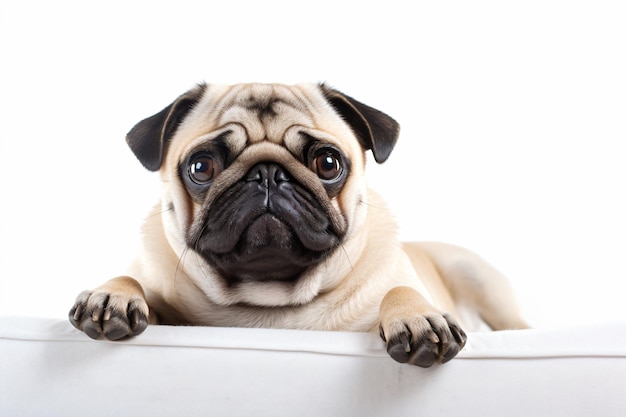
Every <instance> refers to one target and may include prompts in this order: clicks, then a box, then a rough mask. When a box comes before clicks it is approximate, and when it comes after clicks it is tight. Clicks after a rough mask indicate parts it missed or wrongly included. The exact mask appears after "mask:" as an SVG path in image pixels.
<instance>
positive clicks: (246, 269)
mask: <svg viewBox="0 0 626 417" xmlns="http://www.w3.org/2000/svg"><path fill="white" fill-rule="evenodd" d="M266 165H268V166H266V167H263V168H262V174H260V175H258V176H256V174H255V176H251V175H250V174H248V175H247V176H246V179H244V180H242V181H239V182H237V183H236V184H234V185H233V186H232V187H230V188H228V189H227V190H226V191H225V192H224V193H222V194H221V195H220V196H219V197H218V198H216V199H215V200H214V201H213V202H212V203H211V204H210V206H209V207H208V210H207V212H206V216H205V218H204V219H203V222H202V226H201V227H198V228H197V230H200V232H199V233H197V234H196V235H195V237H193V238H192V239H191V241H190V242H189V244H190V246H191V247H192V248H193V249H194V250H195V251H196V252H197V253H199V254H200V255H201V256H202V257H203V258H204V259H205V260H206V261H207V262H208V264H209V265H211V266H212V267H213V268H215V270H216V271H218V272H219V274H220V275H221V276H222V277H223V278H224V280H225V281H226V282H227V284H229V285H236V284H239V283H243V282H251V281H255V282H267V281H283V282H295V281H297V280H298V278H299V277H300V276H301V275H302V274H303V273H304V272H305V271H306V270H307V269H309V268H310V267H312V266H314V265H316V264H318V263H319V262H321V261H322V260H323V259H324V258H325V257H326V256H328V255H329V254H330V253H331V252H333V251H334V249H336V248H337V247H338V246H339V244H340V242H341V239H342V236H343V233H344V232H343V231H342V230H338V228H337V227H336V225H334V223H333V221H332V219H331V214H330V213H329V212H328V208H326V207H324V205H323V204H321V203H320V201H319V200H320V198H319V197H316V196H315V195H314V194H313V193H311V192H310V191H308V190H307V189H306V188H305V187H303V186H302V185H301V184H299V183H298V182H297V181H295V180H294V179H293V178H291V176H289V175H287V174H286V173H285V172H284V171H280V170H277V169H276V167H275V166H274V165H273V164H266ZM268 176H269V180H268ZM250 178H254V180H250ZM278 179H279V180H278Z"/></svg>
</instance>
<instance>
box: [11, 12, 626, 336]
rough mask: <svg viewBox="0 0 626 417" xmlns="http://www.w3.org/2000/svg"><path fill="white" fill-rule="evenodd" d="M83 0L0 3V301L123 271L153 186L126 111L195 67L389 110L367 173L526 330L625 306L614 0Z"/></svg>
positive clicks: (20, 306)
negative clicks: (505, 286)
mask: <svg viewBox="0 0 626 417" xmlns="http://www.w3.org/2000/svg"><path fill="white" fill-rule="evenodd" d="M11 3H12V4H11ZM93 4H95V3H93V2H84V1H82V2H72V3H70V2H64V1H54V2H52V1H45V2H44V1H42V2H38V3H33V2H28V1H24V2H19V3H18V2H3V3H2V5H1V6H0V42H1V49H0V54H1V57H0V68H1V69H0V122H1V123H0V181H1V186H2V187H1V191H0V192H1V202H0V257H1V258H0V314H10V315H35V316H50V317H65V315H66V312H67V310H68V309H69V308H70V306H71V304H72V302H73V299H74V298H75V296H76V294H77V293H78V292H80V291H81V290H83V289H87V288H91V287H93V286H95V285H97V284H99V283H100V282H102V281H104V280H106V279H108V278H110V277H112V276H115V275H118V274H120V273H122V272H123V271H124V267H125V266H126V264H127V263H128V262H130V260H131V259H132V258H133V256H134V254H135V253H136V251H137V245H138V228H139V225H140V223H141V221H142V219H143V218H144V216H145V215H146V214H147V211H148V210H149V208H150V207H151V206H152V205H153V204H154V203H155V202H156V200H157V195H158V180H157V175H156V174H152V173H149V172H147V171H145V170H144V169H143V168H142V167H141V166H140V164H139V163H138V162H137V161H136V159H135V158H134V156H133V155H132V154H131V152H130V151H129V150H128V149H127V147H126V144H125V142H124V136H125V134H126V132H127V131H128V130H129V129H130V128H131V127H132V126H133V125H134V123H135V122H137V121H139V120H140V119H142V118H144V117H147V116H150V115H152V114H153V113H155V112H157V111H159V110H160V109H161V108H163V107H164V106H165V105H167V104H169V102H170V101H172V100H173V99H174V98H175V97H176V96H178V95H179V94H180V93H182V92H184V91H185V90H187V89H188V88H190V87H192V86H193V85H194V84H195V83H197V82H200V81H207V82H210V83H211V82H227V83H231V82H240V81H263V82H269V81H278V82H288V83H290V82H297V81H314V82H315V81H326V82H327V83H329V84H330V85H332V86H334V87H336V88H338V89H340V90H342V91H344V92H345V93H347V94H349V95H351V96H353V97H355V98H357V99H359V100H361V101H363V102H365V103H367V104H370V105H372V106H373V107H376V108H379V109H381V110H383V111H385V112H387V113H388V114H390V115H392V116H394V117H395V118H396V119H397V120H398V121H400V123H401V124H402V134H401V138H400V141H399V144H398V146H397V148H396V150H395V151H394V153H393V154H392V156H391V158H390V159H389V161H388V162H387V163H385V164H383V165H380V166H377V165H376V164H374V163H371V164H370V166H369V168H370V172H369V178H370V181H371V183H372V185H373V186H374V187H375V188H377V189H379V190H380V191H381V192H382V193H383V194H384V195H385V197H386V198H387V199H388V200H389V202H390V204H391V206H392V207H393V208H394V210H395V212H396V213H397V217H398V220H399V221H400V224H401V230H402V237H403V238H407V239H419V240H422V239H426V240H442V241H447V242H451V243H456V244H460V245H463V246H467V247H469V248H471V249H473V250H475V251H476V252H478V253H480V254H481V255H483V256H484V257H485V258H487V259H489V260H490V261H491V262H492V263H493V264H494V265H496V267H498V268H499V269H500V270H502V271H503V272H504V273H505V274H506V275H507V276H508V277H509V278H510V280H511V282H512V284H513V286H514V287H515V289H516V290H517V292H518V294H519V298H520V302H521V304H522V307H523V310H524V312H525V314H526V316H527V317H528V320H529V321H530V322H531V323H532V324H533V325H534V326H536V327H546V326H561V325H575V324H578V323H598V322H606V321H615V320H623V319H624V318H625V312H626V308H625V307H624V301H623V299H624V290H623V288H624V285H623V283H624V282H625V280H626V263H625V262H624V260H625V258H626V219H625V214H626V193H625V192H624V191H625V186H626V161H625V156H626V151H625V148H624V143H625V142H626V23H625V22H626V6H624V3H623V2H620V1H615V2H608V1H601V0H593V1H591V0H590V1H560V2H559V1H551V0H543V1H525V2H505V1H491V2H490V1H458V2H448V1H445V2H444V1H440V2H430V1H428V2H427V1H423V2H422V1H418V2H408V1H406V2H396V1H389V0H388V1H384V2H383V1H376V2H371V1H363V0H361V1H358V2H341V1H339V0H335V1H315V2H296V1H285V2H277V1H269V0H266V1H249V2H242V1H236V0H228V1H198V2H187V1H177V2H159V1H148V2H130V1H125V2H114V1H108V2H102V3H99V4H101V6H94V5H93ZM408 5H411V8H407V7H408Z"/></svg>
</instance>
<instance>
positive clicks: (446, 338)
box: [380, 313, 467, 368]
mask: <svg viewBox="0 0 626 417" xmlns="http://www.w3.org/2000/svg"><path fill="white" fill-rule="evenodd" d="M380 335H381V337H382V338H383V340H384V341H385V342H386V343H387V352H388V353H389V355H390V356H391V357H392V358H393V359H395V360H396V361H398V362H400V363H410V364H413V365H417V366H420V367H422V368H428V367H430V366H432V365H433V364H434V363H446V362H448V361H449V360H450V359H452V358H454V357H455V356H456V354H457V353H459V351H460V350H461V349H462V348H463V346H465V342H466V340H467V335H466V334H465V332H464V331H463V329H461V327H460V326H459V324H458V323H457V322H456V320H455V319H454V318H453V317H452V316H451V315H449V314H446V313H443V314H440V313H430V314H426V315H420V314H416V315H415V316H413V317H409V318H396V319H394V320H392V321H390V322H388V323H381V325H380Z"/></svg>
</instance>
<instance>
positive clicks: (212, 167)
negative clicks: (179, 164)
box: [189, 153, 220, 185]
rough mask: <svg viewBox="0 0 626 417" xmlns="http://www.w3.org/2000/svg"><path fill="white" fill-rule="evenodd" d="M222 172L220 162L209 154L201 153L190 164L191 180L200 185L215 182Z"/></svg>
mask: <svg viewBox="0 0 626 417" xmlns="http://www.w3.org/2000/svg"><path fill="white" fill-rule="evenodd" d="M219 172H220V164H219V162H218V161H217V160H216V159H215V158H214V157H213V156H212V155H210V154H208V153H201V154H198V155H196V156H194V157H193V158H191V160H190V162H189V178H191V180H192V181H193V182H195V183H196V184H199V185H205V184H208V183H210V182H211V181H213V179H214V178H215V176H217V174H219Z"/></svg>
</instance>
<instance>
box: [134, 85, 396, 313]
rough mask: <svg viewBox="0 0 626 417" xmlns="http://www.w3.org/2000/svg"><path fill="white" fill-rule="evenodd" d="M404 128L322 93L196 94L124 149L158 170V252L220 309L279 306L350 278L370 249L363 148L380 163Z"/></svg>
mask: <svg viewBox="0 0 626 417" xmlns="http://www.w3.org/2000/svg"><path fill="white" fill-rule="evenodd" d="M398 130H399V128H398V124H397V123H396V122H395V121H394V120H393V119H391V118H390V117H389V116H387V115H385V114H384V113H381V112H379V111H377V110H375V109H372V108H371V107H368V106H366V105H364V104H362V103H359V102H358V101H356V100H354V99H352V98H350V97H348V96H346V95H344V94H342V93H339V92H338V91H336V90H333V89H331V88H328V87H326V86H324V85H313V84H302V85H295V86H285V85H277V84H241V85H235V86H215V85H200V86H198V87H197V88H195V89H193V90H191V91H189V92H187V93H186V94H184V95H182V96H181V97H179V98H178V99H177V100H176V101H175V102H174V103H172V104H171V105H170V106H168V107H167V108H165V109H164V110H163V111H161V112H160V113H158V114H156V115H154V116H152V117H150V118H148V119H145V120H143V121H142V122H140V123H138V124H137V125H136V126H135V127H134V128H133V129H132V130H131V131H130V132H129V134H128V137H127V141H128V144H129V145H130V147H131V149H132V150H133V152H134V153H135V155H136V156H137V157H138V159H139V160H140V161H141V162H142V163H143V165H144V166H145V167H146V168H148V169H150V170H153V171H156V170H160V172H161V177H162V181H163V195H162V207H163V227H164V229H165V230H164V231H165V234H166V236H167V239H168V242H169V244H170V248H163V250H174V252H175V253H176V255H177V257H178V258H179V259H180V262H181V265H182V268H184V269H185V271H186V273H187V275H188V276H189V277H190V278H191V279H192V280H193V281H194V283H195V284H196V285H197V286H198V287H199V288H200V289H201V290H202V291H203V292H204V293H205V294H206V295H207V296H208V297H209V298H210V299H211V300H212V301H214V302H216V303H218V304H233V303H246V304H252V305H260V306H284V305H297V304H302V303H306V302H309V301H311V300H312V299H313V298H314V297H315V296H316V295H317V294H319V293H320V292H321V291H325V290H327V289H329V288H332V287H333V286H336V285H338V283H339V281H340V280H341V279H342V278H343V277H345V276H346V275H347V274H348V273H349V261H348V260H347V259H346V257H347V258H350V257H351V256H358V251H359V248H361V247H362V246H363V245H364V244H365V243H364V242H363V241H362V240H363V239H361V238H359V236H360V233H359V230H360V229H361V227H362V226H363V222H364V219H365V215H366V210H367V207H366V204H365V203H366V200H367V189H366V186H365V183H364V179H363V172H364V169H365V151H367V150H370V149H371V150H372V151H373V153H374V157H375V159H376V160H377V161H378V162H384V161H385V160H386V159H387V157H388V156H389V154H390V152H391V150H392V149H393V147H394V145H395V142H396V140H397V136H398ZM339 248H342V250H339ZM171 279H176V277H171Z"/></svg>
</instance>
